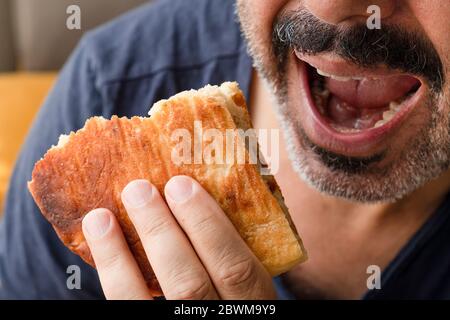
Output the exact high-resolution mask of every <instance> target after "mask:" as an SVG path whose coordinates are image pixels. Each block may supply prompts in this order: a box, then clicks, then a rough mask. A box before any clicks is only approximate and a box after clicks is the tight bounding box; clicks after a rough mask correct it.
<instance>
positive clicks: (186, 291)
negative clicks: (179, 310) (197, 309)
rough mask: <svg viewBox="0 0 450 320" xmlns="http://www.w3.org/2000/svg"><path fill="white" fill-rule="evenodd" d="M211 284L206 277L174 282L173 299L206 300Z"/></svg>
mask: <svg viewBox="0 0 450 320" xmlns="http://www.w3.org/2000/svg"><path fill="white" fill-rule="evenodd" d="M211 292H212V286H211V283H210V281H209V279H208V278H207V277H196V278H191V279H188V280H185V281H181V282H178V283H176V284H175V286H174V289H173V293H172V294H170V296H171V297H172V299H175V300H206V299H208V298H210V296H211Z"/></svg>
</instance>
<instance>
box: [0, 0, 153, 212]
mask: <svg viewBox="0 0 450 320" xmlns="http://www.w3.org/2000/svg"><path fill="white" fill-rule="evenodd" d="M148 1H149V0H79V1H76V0H0V214H1V212H2V211H3V204H4V197H5V193H6V190H7V185H8V180H9V177H10V174H11V171H12V168H13V166H14V162H15V159H16V157H17V154H18V152H19V150H20V147H21V144H22V142H23V140H24V138H25V136H26V133H27V131H28V129H29V127H30V125H31V122H32V120H33V118H34V115H35V114H36V111H37V110H38V109H39V107H40V105H41V104H42V102H43V100H44V98H45V96H46V95H47V93H48V91H49V90H50V88H51V86H52V84H53V82H54V80H55V78H56V77H57V75H58V70H60V68H61V67H62V66H63V64H64V62H65V61H66V59H67V57H68V56H69V55H70V53H71V52H72V50H73V49H74V48H75V46H76V44H77V42H78V41H79V40H80V38H81V36H82V35H83V33H85V32H86V31H88V30H90V29H92V28H94V27H96V26H97V25H99V24H102V23H104V22H106V21H108V20H111V19H113V18H115V17H117V16H118V15H120V14H122V13H124V12H126V11H128V10H130V9H133V8H134V7H137V6H138V5H141V4H143V3H146V2H148ZM70 5H77V6H79V7H80V9H81V30H69V29H68V28H67V26H66V21H67V19H68V18H69V16H70V14H67V13H66V10H67V8H68V7H69V6H70Z"/></svg>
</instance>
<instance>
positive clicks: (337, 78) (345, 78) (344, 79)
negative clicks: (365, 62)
mask: <svg viewBox="0 0 450 320" xmlns="http://www.w3.org/2000/svg"><path fill="white" fill-rule="evenodd" d="M331 79H334V80H337V81H350V80H352V77H338V76H331Z"/></svg>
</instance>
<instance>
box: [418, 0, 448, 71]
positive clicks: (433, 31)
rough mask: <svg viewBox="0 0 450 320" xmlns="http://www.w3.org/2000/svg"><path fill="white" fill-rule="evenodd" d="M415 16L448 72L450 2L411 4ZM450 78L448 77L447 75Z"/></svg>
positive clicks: (419, 2)
mask: <svg viewBox="0 0 450 320" xmlns="http://www.w3.org/2000/svg"><path fill="white" fill-rule="evenodd" d="M410 8H411V10H412V11H413V13H412V14H413V15H414V16H415V17H416V19H417V21H418V22H419V24H420V26H421V28H422V29H423V30H424V32H425V34H426V35H427V37H428V38H429V39H430V40H431V42H432V43H433V45H434V47H435V48H436V50H437V51H438V53H439V56H440V57H441V59H442V61H443V63H444V67H445V69H446V70H449V69H450V54H449V52H450V41H449V40H448V39H449V34H450V23H449V22H448V19H449V17H450V2H449V1H418V0H414V1H412V2H411V4H410ZM447 77H448V75H447Z"/></svg>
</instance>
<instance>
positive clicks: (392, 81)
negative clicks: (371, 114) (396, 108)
mask: <svg viewBox="0 0 450 320" xmlns="http://www.w3.org/2000/svg"><path fill="white" fill-rule="evenodd" d="M419 83H420V82H419V81H418V80H417V79H416V78H414V77H411V76H407V75H399V76H389V77H383V78H380V79H368V78H365V79H363V80H350V81H337V80H334V79H331V78H326V85H327V88H328V90H329V91H330V92H331V93H332V94H333V95H335V96H336V97H338V98H339V99H340V100H342V101H345V102H346V103H348V104H350V105H352V106H353V107H355V108H382V107H385V106H387V105H389V102H391V101H394V100H397V99H399V98H401V97H403V96H405V95H406V94H407V93H408V92H409V91H410V90H411V89H412V88H413V87H414V86H415V85H417V84H419Z"/></svg>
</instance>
